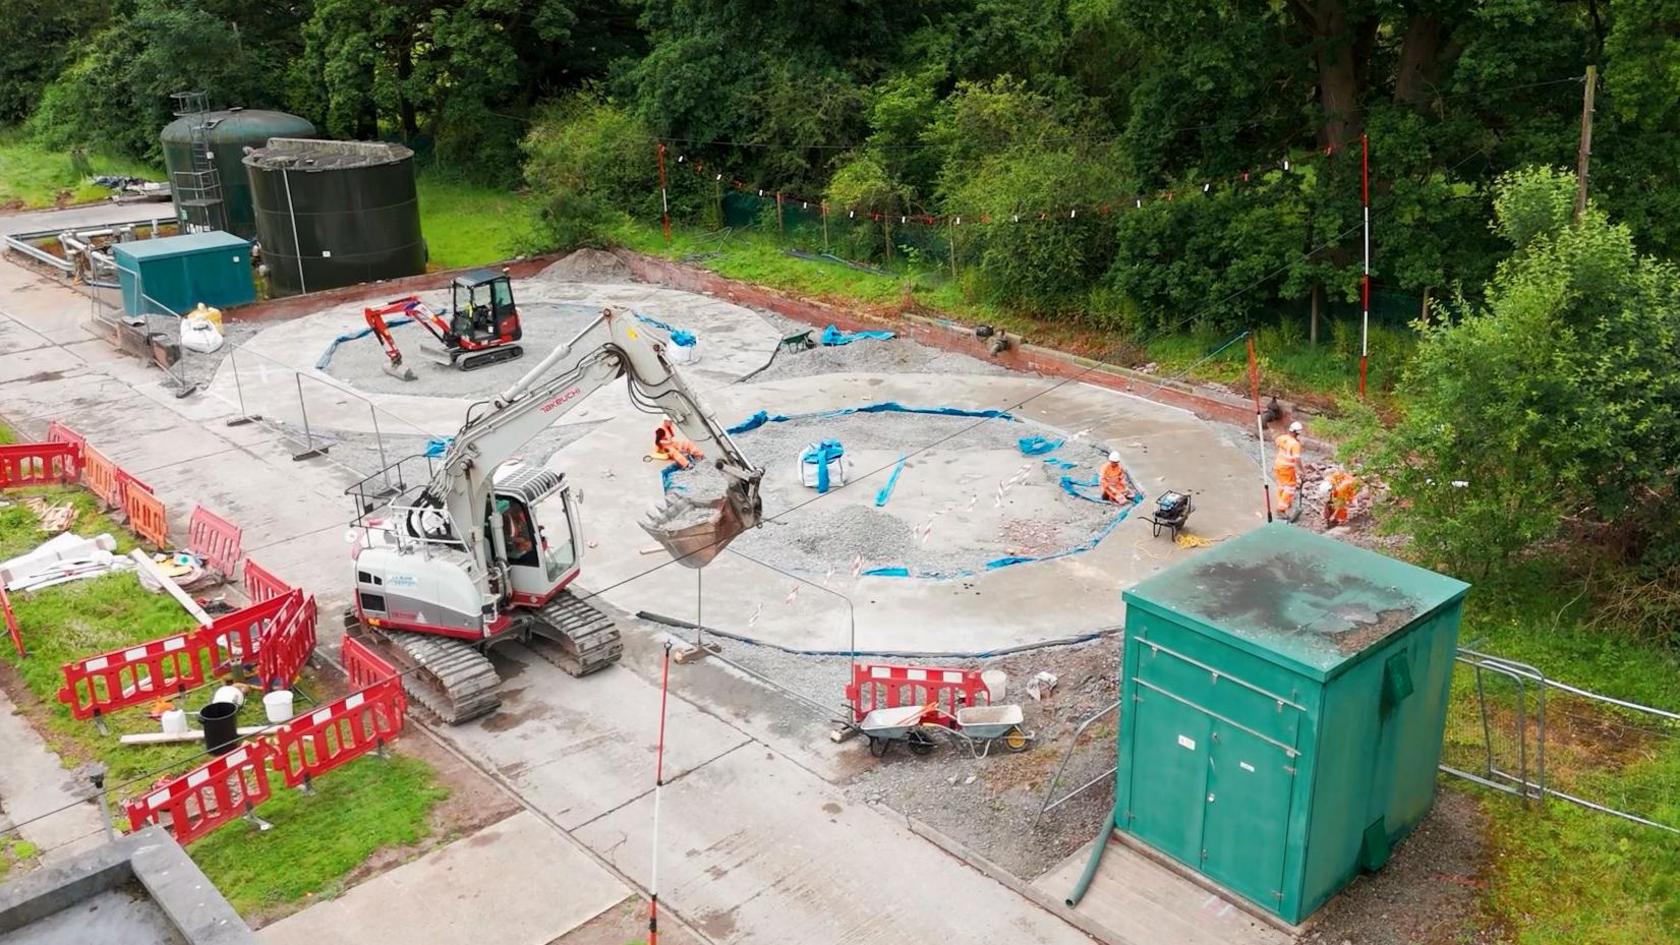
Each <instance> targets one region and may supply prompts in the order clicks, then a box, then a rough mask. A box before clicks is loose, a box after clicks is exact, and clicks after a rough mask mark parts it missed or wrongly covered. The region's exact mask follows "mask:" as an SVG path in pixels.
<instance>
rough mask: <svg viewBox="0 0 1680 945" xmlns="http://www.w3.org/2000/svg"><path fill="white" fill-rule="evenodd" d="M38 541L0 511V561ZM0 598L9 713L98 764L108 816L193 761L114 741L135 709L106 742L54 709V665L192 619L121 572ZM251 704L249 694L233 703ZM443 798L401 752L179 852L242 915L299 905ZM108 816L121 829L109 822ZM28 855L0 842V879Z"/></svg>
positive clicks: (71, 762)
mask: <svg viewBox="0 0 1680 945" xmlns="http://www.w3.org/2000/svg"><path fill="white" fill-rule="evenodd" d="M0 430H3V428H0ZM30 494H40V495H45V496H47V497H48V498H49V500H51V501H54V502H58V501H65V500H69V501H70V502H72V504H74V505H75V506H76V507H77V509H78V514H77V518H76V522H75V524H74V526H73V527H74V530H76V531H77V532H78V533H79V534H97V533H99V532H101V531H104V532H109V533H110V534H111V535H112V536H113V537H115V538H117V540H118V545H119V551H120V552H126V551H128V550H129V549H130V548H133V547H134V544H135V543H134V539H133V537H132V536H131V535H130V534H129V533H128V532H126V531H124V530H123V529H121V528H120V527H119V526H117V525H116V524H115V523H114V522H112V521H111V520H110V519H109V518H107V517H105V516H104V515H102V514H100V513H99V512H98V510H97V506H96V505H95V504H94V500H93V498H92V496H90V495H88V494H87V493H85V492H83V491H81V490H79V489H75V488H71V487H51V488H42V489H31V490H16V491H11V492H8V493H7V494H6V498H7V499H8V500H16V499H20V498H23V497H25V496H27V495H30ZM48 537H49V536H48V535H47V534H45V533H44V532H42V531H41V529H40V527H39V525H38V523H37V521H36V519H35V516H34V514H33V513H32V512H30V511H29V510H28V509H26V508H24V507H23V506H22V505H21V504H14V505H10V506H7V507H5V508H0V558H6V557H11V556H12V555H15V554H18V553H20V552H21V551H27V550H29V549H30V548H33V547H35V546H36V545H38V544H39V543H40V542H42V541H44V540H46V539H47V538H48ZM12 601H13V606H14V610H15V611H16V613H17V617H18V622H19V624H20V626H21V628H22V631H23V636H24V642H25V645H26V646H27V647H28V650H29V655H28V657H27V658H25V659H19V658H18V657H17V654H16V653H15V652H14V651H13V650H12V648H11V647H10V646H9V645H8V646H4V647H3V648H0V659H3V660H4V661H5V662H6V663H8V664H9V665H10V666H11V668H12V670H14V671H15V675H14V676H13V677H12V678H13V679H15V680H16V681H17V682H19V683H21V685H22V687H23V688H24V689H25V690H26V691H27V695H28V696H32V697H33V702H29V701H27V700H18V701H19V704H20V706H22V707H23V709H24V714H25V715H26V716H27V717H28V718H29V719H30V721H31V722H32V723H33V724H34V727H35V729H36V731H38V732H40V733H41V735H42V736H43V737H44V739H45V740H46V742H47V745H48V747H49V748H50V749H52V751H53V752H55V753H56V754H57V755H58V756H59V758H60V759H61V760H62V761H63V762H64V763H65V765H66V766H67V767H74V766H76V765H79V764H81V763H83V762H86V761H91V760H98V761H101V762H103V763H104V764H105V765H106V767H107V772H108V773H107V784H109V785H111V786H112V799H113V805H114V809H116V810H120V805H121V802H122V801H123V800H124V799H126V798H129V797H133V796H135V795H138V794H140V793H142V792H144V791H145V790H146V789H147V788H148V787H149V786H150V785H151V784H152V783H153V782H154V781H155V779H157V778H158V777H161V776H165V775H168V774H178V773H179V772H181V771H184V770H186V769H187V768H189V767H192V766H194V765H196V764H199V763H201V762H202V761H203V760H204V756H203V746H202V744H201V743H197V742H185V743H178V744H170V745H145V746H133V745H121V744H119V743H118V741H117V737H118V736H120V735H122V734H126V733H130V732H152V731H156V730H157V727H158V725H157V722H156V721H154V720H152V719H151V718H150V717H149V716H148V714H147V708H148V707H147V706H137V707H134V708H131V709H127V710H124V711H121V712H116V713H113V714H111V715H109V716H106V717H105V722H106V726H107V727H108V728H109V729H110V734H109V735H101V734H100V733H99V731H98V730H97V729H96V728H95V727H94V725H93V724H92V723H91V722H82V721H77V720H76V719H74V718H72V717H71V715H70V710H69V708H68V707H66V706H64V705H63V704H61V703H59V702H58V701H57V692H58V687H59V685H60V684H61V682H62V680H63V674H62V666H63V664H64V663H67V662H69V661H71V660H74V659H79V658H83V657H86V656H90V655H92V654H95V653H100V652H105V651H108V650H113V649H117V648H120V647H124V646H129V645H133V644H136V643H141V642H144V641H147V640H153V639H156V638H158V637H162V636H167V635H169V634H171V633H177V632H180V631H182V630H187V629H190V628H191V627H192V626H193V621H192V618H191V617H189V616H188V615H187V614H186V613H185V612H184V611H182V610H181V607H180V605H179V604H177V603H176V602H175V600H174V599H173V598H171V597H169V596H167V595H164V594H153V593H151V592H149V591H147V590H145V589H144V588H142V587H141V586H140V583H139V581H138V579H137V578H136V577H135V575H134V574H133V573H132V572H121V573H116V574H109V575H105V576H103V577H99V578H94V579H91V580H85V581H74V582H71V583H69V584H61V585H59V586H57V587H49V588H43V589H41V590H37V591H29V592H24V593H19V594H16V595H14V596H13V598H12ZM214 685H215V684H214V683H211V684H209V685H206V686H204V687H201V688H199V689H197V690H193V691H191V692H189V693H187V694H186V695H185V696H184V697H180V698H177V699H175V700H174V701H175V704H176V706H177V707H179V708H184V709H186V710H187V711H188V713H189V715H191V713H192V712H194V711H196V710H197V709H199V708H201V707H202V706H203V705H204V704H205V703H207V702H208V701H209V699H210V696H211V693H212V691H213V686H214ZM304 688H306V690H307V691H309V692H311V693H315V694H318V695H319V694H322V693H323V692H324V689H325V687H323V686H322V685H320V684H319V682H318V681H316V680H313V679H306V680H305V681H304ZM254 701H255V700H254V697H253V698H252V700H249V701H248V702H247V706H248V707H249V706H251V705H253V704H254ZM257 711H259V712H260V709H259V710H257ZM244 714H245V715H246V716H247V720H246V721H247V724H253V723H251V722H250V717H251V715H252V710H251V709H250V708H247V710H246V712H245V713H244ZM271 777H273V775H271ZM271 783H272V782H271ZM447 793H448V791H447V790H446V789H445V788H444V787H443V786H442V785H441V784H439V783H438V778H437V775H436V772H435V771H434V770H433V769H432V767H431V766H430V765H429V764H427V763H426V762H425V761H422V760H420V759H417V758H410V757H401V756H392V757H391V758H389V759H380V758H363V759H359V760H357V761H354V762H352V763H350V764H348V765H346V766H345V767H343V768H340V769H338V770H335V771H333V772H331V773H329V774H327V775H326V776H324V777H322V778H321V779H319V780H318V781H317V782H316V784H315V791H314V793H312V794H303V793H301V792H297V791H290V790H286V789H285V788H284V787H282V786H279V785H278V784H276V785H275V788H274V794H273V796H272V797H271V798H270V800H269V801H268V802H267V803H266V804H264V805H263V806H262V808H261V809H260V811H259V813H260V814H261V816H262V817H263V818H264V819H265V820H268V821H270V822H272V823H273V824H274V825H275V826H274V829H273V830H270V831H266V832H264V833H261V834H255V835H253V834H252V833H251V832H250V831H249V829H248V828H247V827H246V826H245V825H243V824H238V823H235V824H230V825H227V826H225V827H223V828H222V829H221V830H218V831H217V832H215V833H213V834H211V835H210V836H208V837H206V838H204V839H203V840H201V841H199V842H198V843H196V844H194V845H193V846H192V848H191V849H190V850H189V851H188V852H189V853H190V854H191V855H192V856H193V859H194V860H195V861H197V862H198V864H199V866H200V867H201V868H202V869H203V870H204V872H205V874H206V875H207V876H209V877H210V879H211V880H212V881H213V882H214V883H215V884H216V886H217V888H219V889H220V890H222V892H223V894H224V895H226V896H227V898H228V900H229V901H230V902H232V903H233V904H234V906H235V908H237V909H238V910H239V911H240V912H241V914H243V915H246V916H247V917H249V916H251V915H253V914H256V913H261V912H264V911H271V910H276V909H279V908H280V907H283V906H285V905H287V904H289V903H294V902H296V901H297V900H299V899H302V898H304V897H306V896H312V895H318V894H321V893H330V892H332V891H333V890H335V889H336V888H338V887H339V886H341V885H342V884H343V883H344V881H345V880H346V879H347V878H348V877H349V876H350V875H351V874H352V873H353V871H355V870H356V868H357V867H359V866H361V864H363V863H364V862H366V861H367V860H368V858H369V857H370V856H371V855H372V854H373V853H374V852H375V851H377V850H380V849H383V848H387V847H391V846H399V845H408V844H413V843H415V842H417V841H419V840H422V839H424V838H425V837H426V836H427V835H428V833H429V832H430V829H431V827H430V821H429V817H430V814H431V811H432V808H433V807H434V806H435V805H436V804H437V803H438V802H439V801H440V800H442V799H443V798H444V797H445V796H446V795H447ZM118 819H119V821H120V822H122V823H123V826H124V827H125V828H126V820H125V819H124V818H123V817H122V816H121V815H120V814H119V815H118ZM25 847H27V845H25ZM35 852H36V851H34V850H32V849H27V848H24V849H20V848H19V844H18V843H11V844H9V845H0V877H3V876H4V874H5V873H7V872H10V871H11V870H12V869H13V868H14V866H15V865H16V864H18V863H25V862H27V861H29V860H30V859H31V858H32V857H33V856H34V855H35Z"/></svg>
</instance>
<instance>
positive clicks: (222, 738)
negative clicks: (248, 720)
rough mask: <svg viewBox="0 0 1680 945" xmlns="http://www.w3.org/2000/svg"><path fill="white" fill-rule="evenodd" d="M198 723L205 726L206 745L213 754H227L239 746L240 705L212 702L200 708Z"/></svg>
mask: <svg viewBox="0 0 1680 945" xmlns="http://www.w3.org/2000/svg"><path fill="white" fill-rule="evenodd" d="M198 724H199V725H201V726H203V728H204V747H206V748H208V749H210V752H211V754H216V755H225V754H227V753H228V752H230V751H232V750H234V749H235V748H237V747H239V706H236V705H234V704H233V703H231V702H212V703H210V704H209V705H207V706H205V707H204V708H202V709H199V710H198Z"/></svg>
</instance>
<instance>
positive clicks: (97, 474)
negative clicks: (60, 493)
mask: <svg viewBox="0 0 1680 945" xmlns="http://www.w3.org/2000/svg"><path fill="white" fill-rule="evenodd" d="M119 472H121V470H119V469H118V468H117V464H116V463H113V462H111V461H110V460H109V459H107V458H106V457H105V454H104V453H101V452H99V451H98V450H96V449H94V448H93V447H92V446H84V447H82V485H84V486H86V487H87V489H88V491H89V492H92V493H93V494H94V496H95V497H96V498H97V499H99V502H100V504H102V505H104V506H105V507H106V508H107V509H114V508H116V507H117V506H119V505H122V480H121V479H120V478H118V475H117V474H118V473H119ZM136 481H138V480H136Z"/></svg>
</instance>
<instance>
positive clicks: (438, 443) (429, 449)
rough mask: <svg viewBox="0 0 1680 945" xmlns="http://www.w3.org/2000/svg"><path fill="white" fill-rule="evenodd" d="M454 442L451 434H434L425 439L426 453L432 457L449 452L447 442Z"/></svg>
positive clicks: (435, 457)
mask: <svg viewBox="0 0 1680 945" xmlns="http://www.w3.org/2000/svg"><path fill="white" fill-rule="evenodd" d="M453 442H455V438H454V437H452V436H434V437H432V438H431V439H429V440H427V441H426V455H427V456H429V457H431V458H432V459H437V458H438V457H439V456H442V455H443V454H445V453H447V452H449V444H451V443H453Z"/></svg>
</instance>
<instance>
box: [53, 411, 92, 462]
mask: <svg viewBox="0 0 1680 945" xmlns="http://www.w3.org/2000/svg"><path fill="white" fill-rule="evenodd" d="M47 442H48V443H72V444H74V445H75V447H76V460H77V463H78V465H79V464H80V461H81V458H82V452H83V451H84V450H86V449H87V437H84V436H82V435H81V434H80V433H77V432H76V431H75V430H72V429H70V428H69V427H67V426H65V425H64V424H62V423H59V422H58V421H57V420H54V421H52V422H51V423H48V424H47Z"/></svg>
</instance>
